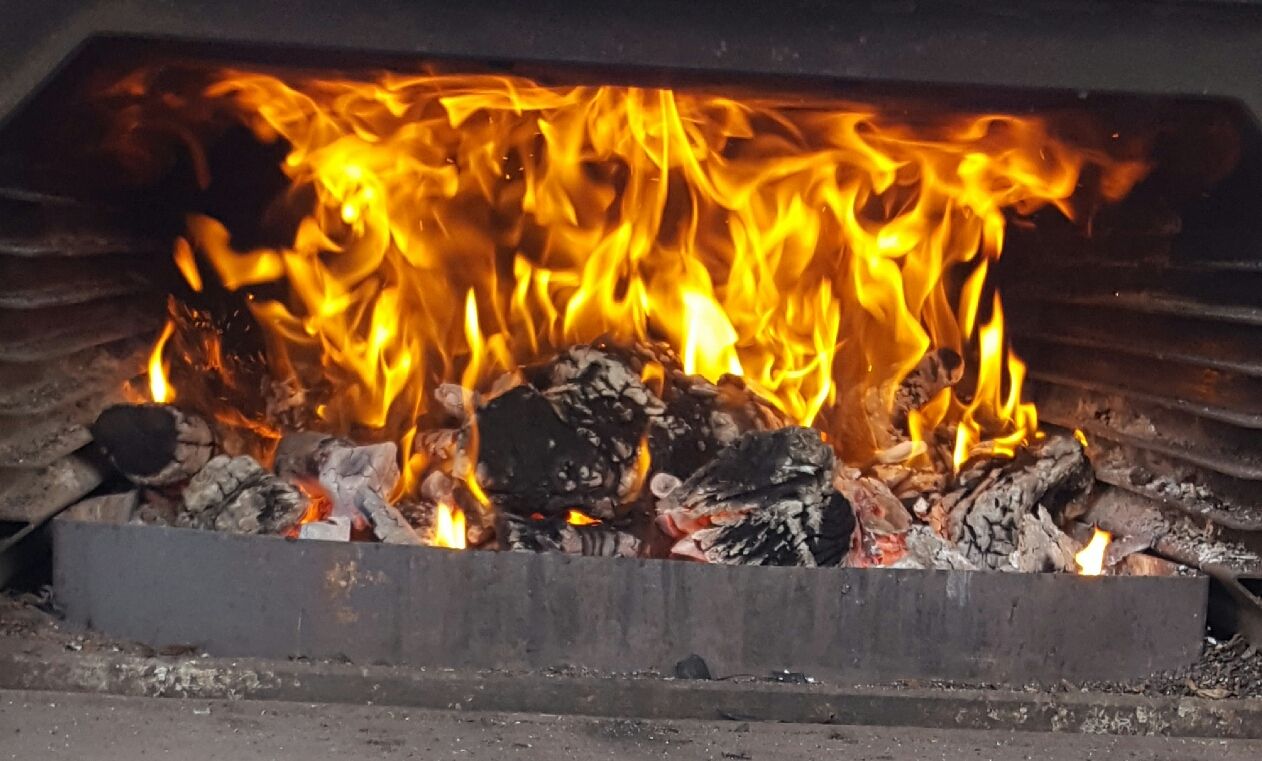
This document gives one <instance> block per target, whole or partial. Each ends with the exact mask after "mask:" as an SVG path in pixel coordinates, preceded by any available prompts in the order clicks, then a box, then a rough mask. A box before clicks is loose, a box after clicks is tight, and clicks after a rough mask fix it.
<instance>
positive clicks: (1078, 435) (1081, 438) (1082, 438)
mask: <svg viewBox="0 0 1262 761" xmlns="http://www.w3.org/2000/svg"><path fill="white" fill-rule="evenodd" d="M1074 438H1075V439H1077V440H1078V443H1079V444H1081V445H1082V448H1083V449H1086V448H1087V447H1088V446H1089V444H1087V434H1085V433H1083V432H1082V429H1081V428H1075V429H1074Z"/></svg>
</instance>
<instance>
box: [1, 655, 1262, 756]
mask: <svg viewBox="0 0 1262 761" xmlns="http://www.w3.org/2000/svg"><path fill="white" fill-rule="evenodd" d="M12 644H13V643H9V645H10V647H7V648H0V689H23V690H47V691H60V692H87V693H105V694H115V695H127V696H143V697H176V698H181V697H188V698H210V699H252V700H284V701H295V702H303V703H350V704H371V705H390V706H407V707H414V708H425V709H438V710H463V711H494V712H510V713H546V714H563V715H577V716H603V717H632V718H641V719H700V720H724V719H726V720H733V721H771V722H789V723H804V724H846V725H859V726H891V727H896V726H907V727H920V728H930V729H999V730H1019V731H1031V732H1074V733H1086V734H1117V735H1159V736H1177V737H1207V738H1222V739H1228V738H1231V739H1246V738H1262V701H1260V700H1221V701H1208V700H1201V699H1193V698H1153V697H1145V696H1138V695H1105V694H1084V693H1059V694H1043V693H1023V692H1001V691H983V690H958V691H956V690H953V691H947V690H900V689H891V688H849V687H834V686H825V685H785V684H776V683H766V682H735V681H727V682H697V681H676V680H667V679H659V678H648V677H599V676H556V675H551V674H544V673H529V674H498V673H467V672H456V671H433V670H430V671H427V670H424V669H409V668H399V667H384V666H367V667H362V666H351V665H346V664H331V663H306V662H284V661H280V662H276V661H262V660H244V659H238V660H229V659H216V658H205V657H203V658H195V657H188V658H145V657H140V656H134V655H124V654H118V653H106V654H103V653H73V652H57V651H51V650H47V649H43V648H32V649H30V650H29V651H28V652H22V651H15V650H13V649H12V647H11V645H12ZM4 650H8V652H5V651H4ZM40 650H43V652H40Z"/></svg>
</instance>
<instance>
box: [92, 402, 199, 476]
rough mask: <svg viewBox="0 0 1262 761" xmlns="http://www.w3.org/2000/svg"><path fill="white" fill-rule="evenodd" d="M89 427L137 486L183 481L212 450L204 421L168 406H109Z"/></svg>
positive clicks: (194, 473) (118, 465)
mask: <svg viewBox="0 0 1262 761" xmlns="http://www.w3.org/2000/svg"><path fill="white" fill-rule="evenodd" d="M91 430H92V437H93V438H94V439H96V441H97V443H98V444H100V445H101V447H102V448H103V449H104V450H105V453H106V454H107V455H108V456H109V458H110V461H111V462H113V463H114V466H115V467H117V468H118V470H119V472H121V473H122V474H123V475H124V476H126V477H127V478H128V480H130V481H131V482H132V483H135V484H139V485H142V486H154V487H166V486H174V485H178V484H182V483H185V482H187V481H188V480H189V479H191V478H193V476H194V475H196V474H197V472H198V471H200V470H201V469H202V468H203V467H204V466H205V465H206V463H207V462H208V461H209V460H210V458H211V456H212V455H213V454H214V444H215V439H214V435H213V434H212V433H211V431H210V426H209V425H207V423H206V421H205V420H203V419H201V418H200V417H197V416H196V415H193V414H191V413H186V412H184V411H182V410H180V409H179V408H177V407H172V406H171V405H168V404H118V405H115V406H113V407H109V408H107V409H106V410H105V411H104V412H102V413H101V414H100V416H98V417H97V419H96V422H95V423H93V424H92V426H91Z"/></svg>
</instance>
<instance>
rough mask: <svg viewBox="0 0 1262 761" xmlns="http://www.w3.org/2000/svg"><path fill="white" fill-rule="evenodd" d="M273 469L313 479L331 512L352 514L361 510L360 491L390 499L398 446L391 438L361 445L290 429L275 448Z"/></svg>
mask: <svg viewBox="0 0 1262 761" xmlns="http://www.w3.org/2000/svg"><path fill="white" fill-rule="evenodd" d="M275 470H276V474H277V475H279V476H280V477H281V478H284V479H287V480H290V481H294V480H302V479H312V480H314V481H316V482H317V483H319V485H320V487H321V488H322V489H323V490H324V493H325V494H326V495H327V496H328V498H329V501H330V502H331V503H332V507H333V511H332V514H333V515H334V516H338V517H344V518H352V517H354V516H356V515H359V514H360V512H361V509H362V505H361V502H362V499H361V496H360V495H361V492H370V493H372V494H374V495H376V497H377V498H378V500H387V499H389V497H390V495H391V492H392V491H393V490H394V486H395V484H396V483H397V482H398V480H399V463H398V448H397V447H396V446H395V445H394V444H393V443H392V442H383V443H380V444H369V445H360V444H356V443H354V442H352V441H348V440H346V439H342V438H337V437H335V436H328V435H325V434H321V433H312V432H299V433H291V434H287V435H285V437H284V438H282V439H281V440H280V444H279V445H278V446H277V448H276V464H275Z"/></svg>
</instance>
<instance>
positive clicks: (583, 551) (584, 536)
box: [496, 513, 641, 558]
mask: <svg viewBox="0 0 1262 761" xmlns="http://www.w3.org/2000/svg"><path fill="white" fill-rule="evenodd" d="M496 533H497V535H498V536H499V537H500V546H501V548H502V549H505V550H513V551H519V552H561V553H565V554H567V555H586V556H589V557H619V558H633V557H636V556H638V555H639V554H640V549H641V543H640V540H639V539H637V538H636V537H635V536H634V535H632V534H631V533H630V532H629V531H623V530H622V529H619V528H615V527H613V526H609V525H606V524H603V523H602V524H594V525H589V526H572V525H570V524H569V523H566V522H565V521H563V520H559V519H556V518H552V519H545V520H530V519H523V518H519V517H517V516H515V515H509V514H507V513H505V514H502V515H501V516H500V521H499V525H498V526H497V527H496Z"/></svg>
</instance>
